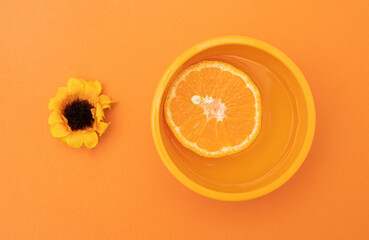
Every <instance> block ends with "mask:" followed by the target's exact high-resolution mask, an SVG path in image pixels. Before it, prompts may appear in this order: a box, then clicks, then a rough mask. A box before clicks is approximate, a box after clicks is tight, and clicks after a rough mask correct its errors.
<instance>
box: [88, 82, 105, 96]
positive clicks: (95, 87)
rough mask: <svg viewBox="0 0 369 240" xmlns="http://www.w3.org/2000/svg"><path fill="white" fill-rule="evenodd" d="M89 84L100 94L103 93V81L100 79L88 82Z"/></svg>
mask: <svg viewBox="0 0 369 240" xmlns="http://www.w3.org/2000/svg"><path fill="white" fill-rule="evenodd" d="M88 85H91V88H92V89H93V90H94V91H95V93H96V94H97V95H98V96H99V95H100V93H101V89H102V88H101V83H100V82H99V81H94V82H88Z"/></svg>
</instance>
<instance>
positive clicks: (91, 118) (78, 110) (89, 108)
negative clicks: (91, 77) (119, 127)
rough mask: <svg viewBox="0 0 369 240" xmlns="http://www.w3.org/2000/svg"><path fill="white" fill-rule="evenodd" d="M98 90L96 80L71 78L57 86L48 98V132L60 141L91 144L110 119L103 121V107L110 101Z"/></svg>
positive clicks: (71, 143) (87, 145)
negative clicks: (51, 96) (56, 90)
mask: <svg viewBox="0 0 369 240" xmlns="http://www.w3.org/2000/svg"><path fill="white" fill-rule="evenodd" d="M100 93H101V84H100V82H98V81H94V82H91V81H85V80H83V79H76V78H70V79H69V81H68V84H67V87H60V88H59V89H58V92H57V93H56V96H55V97H54V98H51V99H50V102H49V109H50V110H52V111H53V112H52V113H51V114H50V116H49V120H48V122H49V124H50V132H51V135H53V137H56V138H60V139H61V141H62V142H63V143H66V144H68V145H69V146H71V147H75V148H79V147H81V146H82V145H83V144H84V145H85V146H86V147H87V148H94V147H95V146H96V144H97V142H98V135H99V136H101V135H102V134H103V133H104V132H105V131H106V129H107V128H108V126H109V124H110V123H107V122H104V117H105V115H104V109H106V108H109V109H110V108H111V104H112V103H113V101H112V100H111V99H110V98H109V97H108V96H106V95H103V94H100Z"/></svg>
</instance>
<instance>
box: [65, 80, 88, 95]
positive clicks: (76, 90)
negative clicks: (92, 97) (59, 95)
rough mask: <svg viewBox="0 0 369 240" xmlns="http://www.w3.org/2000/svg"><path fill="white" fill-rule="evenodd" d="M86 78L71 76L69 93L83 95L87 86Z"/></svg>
mask: <svg viewBox="0 0 369 240" xmlns="http://www.w3.org/2000/svg"><path fill="white" fill-rule="evenodd" d="M85 82H86V81H85V80H83V79H77V78H70V79H69V81H68V84H67V86H68V93H69V94H75V95H82V94H83V91H84V88H85Z"/></svg>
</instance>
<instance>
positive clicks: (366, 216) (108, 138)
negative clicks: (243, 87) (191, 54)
mask: <svg viewBox="0 0 369 240" xmlns="http://www.w3.org/2000/svg"><path fill="white" fill-rule="evenodd" d="M31 2H32V1H19V2H18V1H1V4H0V5H1V7H0V90H1V94H0V103H1V113H0V126H1V138H0V151H1V153H2V155H1V157H0V239H368V237H369V205H368V202H369V191H368V189H369V175H368V172H369V145H368V135H369V128H368V125H369V123H368V118H369V111H368V101H369V94H368V91H369V82H368V76H369V67H368V56H369V45H368V44H367V41H368V37H369V32H368V21H369V14H368V11H367V10H368V8H369V3H368V2H367V1H352V2H348V1H335V2H332V1H321V2H320V3H311V2H312V1H285V2H281V1H274V2H263V3H262V1H232V3H230V2H229V1H213V2H212V3H210V2H209V1H201V0H200V1H199V0H196V1H192V0H190V1H183V2H182V1H177V2H173V1H141V2H134V1H119V2H118V1H116V2H114V3H113V2H110V3H107V1H85V2H84V3H83V2H82V1H53V3H51V2H46V1H45V2H44V3H39V2H38V3H31ZM330 2H331V3H330ZM222 35H244V36H250V37H254V38H258V39H261V40H263V41H266V42H268V43H270V44H272V45H274V46H276V47H277V48H279V49H281V50H282V51H284V52H285V53H286V54H287V55H288V56H289V57H291V58H292V59H293V60H294V61H295V63H296V64H297V65H298V66H299V68H300V69H301V71H302V72H303V73H304V75H305V77H306V79H307V80H308V82H309V84H310V87H311V90H312V93H313V95H314V98H315V104H316V112H317V125H316V134H315V140H314V143H313V145H312V148H311V151H310V154H309V155H308V157H307V159H306V161H305V163H304V164H303V165H302V167H301V169H300V170H299V171H298V172H297V174H296V175H295V176H294V177H293V178H292V179H291V180H290V181H289V182H288V183H287V184H285V185H284V186H282V187H281V188H280V189H278V190H277V191H275V192H273V193H271V194H269V195H267V196H265V197H263V198H260V199H256V200H251V201H247V202H238V203H229V202H220V201H215V200H210V199H207V198H204V197H202V196H199V195H197V194H195V193H193V192H191V191H190V190H188V189H187V188H185V187H184V186H182V185H181V184H180V183H179V182H177V181H176V180H175V179H174V178H173V177H172V176H171V175H170V173H169V172H168V171H167V170H166V168H165V167H164V166H163V164H162V162H161V161H160V159H159V157H158V154H157V153H156V150H155V148H154V144H153V141H152V137H151V131H150V109H151V101H152V97H153V94H154V90H155V87H156V85H157V83H158V81H159V79H160V77H161V76H162V74H163V72H164V71H165V69H166V68H167V67H168V66H169V64H170V63H171V62H172V61H173V60H174V59H175V57H177V56H178V55H179V54H180V53H181V52H183V51H184V50H185V49H187V48H188V47H190V46H191V45H194V44H196V43H198V42H200V41H203V40H205V39H208V38H212V37H216V36H222ZM71 76H75V77H81V78H85V79H87V80H99V81H101V82H102V84H103V93H106V94H108V95H109V96H111V97H112V99H114V100H117V101H118V103H117V104H115V105H114V106H113V109H112V111H111V112H110V113H108V119H110V120H111V121H112V124H111V126H110V127H109V129H108V131H107V132H106V133H105V134H104V135H103V136H102V137H101V138H100V140H101V141H100V143H99V145H98V146H97V147H96V148H95V149H94V150H87V149H73V148H70V147H67V146H66V145H62V144H59V141H58V140H57V139H54V138H53V137H52V136H51V134H50V132H49V126H48V124H47V118H48V115H49V113H50V112H49V110H48V109H47V104H48V100H49V98H50V97H53V96H54V95H55V92H56V90H57V87H59V86H63V85H65V84H66V82H67V80H68V78H69V77H71Z"/></svg>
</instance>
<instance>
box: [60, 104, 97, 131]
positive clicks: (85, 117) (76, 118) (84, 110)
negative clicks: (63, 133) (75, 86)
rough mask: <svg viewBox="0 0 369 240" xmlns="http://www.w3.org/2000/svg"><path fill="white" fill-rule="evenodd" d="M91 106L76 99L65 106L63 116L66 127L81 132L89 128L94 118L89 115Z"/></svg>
mask: <svg viewBox="0 0 369 240" xmlns="http://www.w3.org/2000/svg"><path fill="white" fill-rule="evenodd" d="M92 108H93V106H92V105H91V104H90V103H89V102H88V101H87V100H81V99H76V100H74V101H73V102H71V103H69V104H68V105H67V106H65V108H64V111H63V115H64V117H65V118H66V119H67V120H68V125H69V127H70V128H71V129H72V131H75V130H81V129H85V128H87V127H91V126H92V124H93V122H94V118H93V116H92V113H91V109H92Z"/></svg>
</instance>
